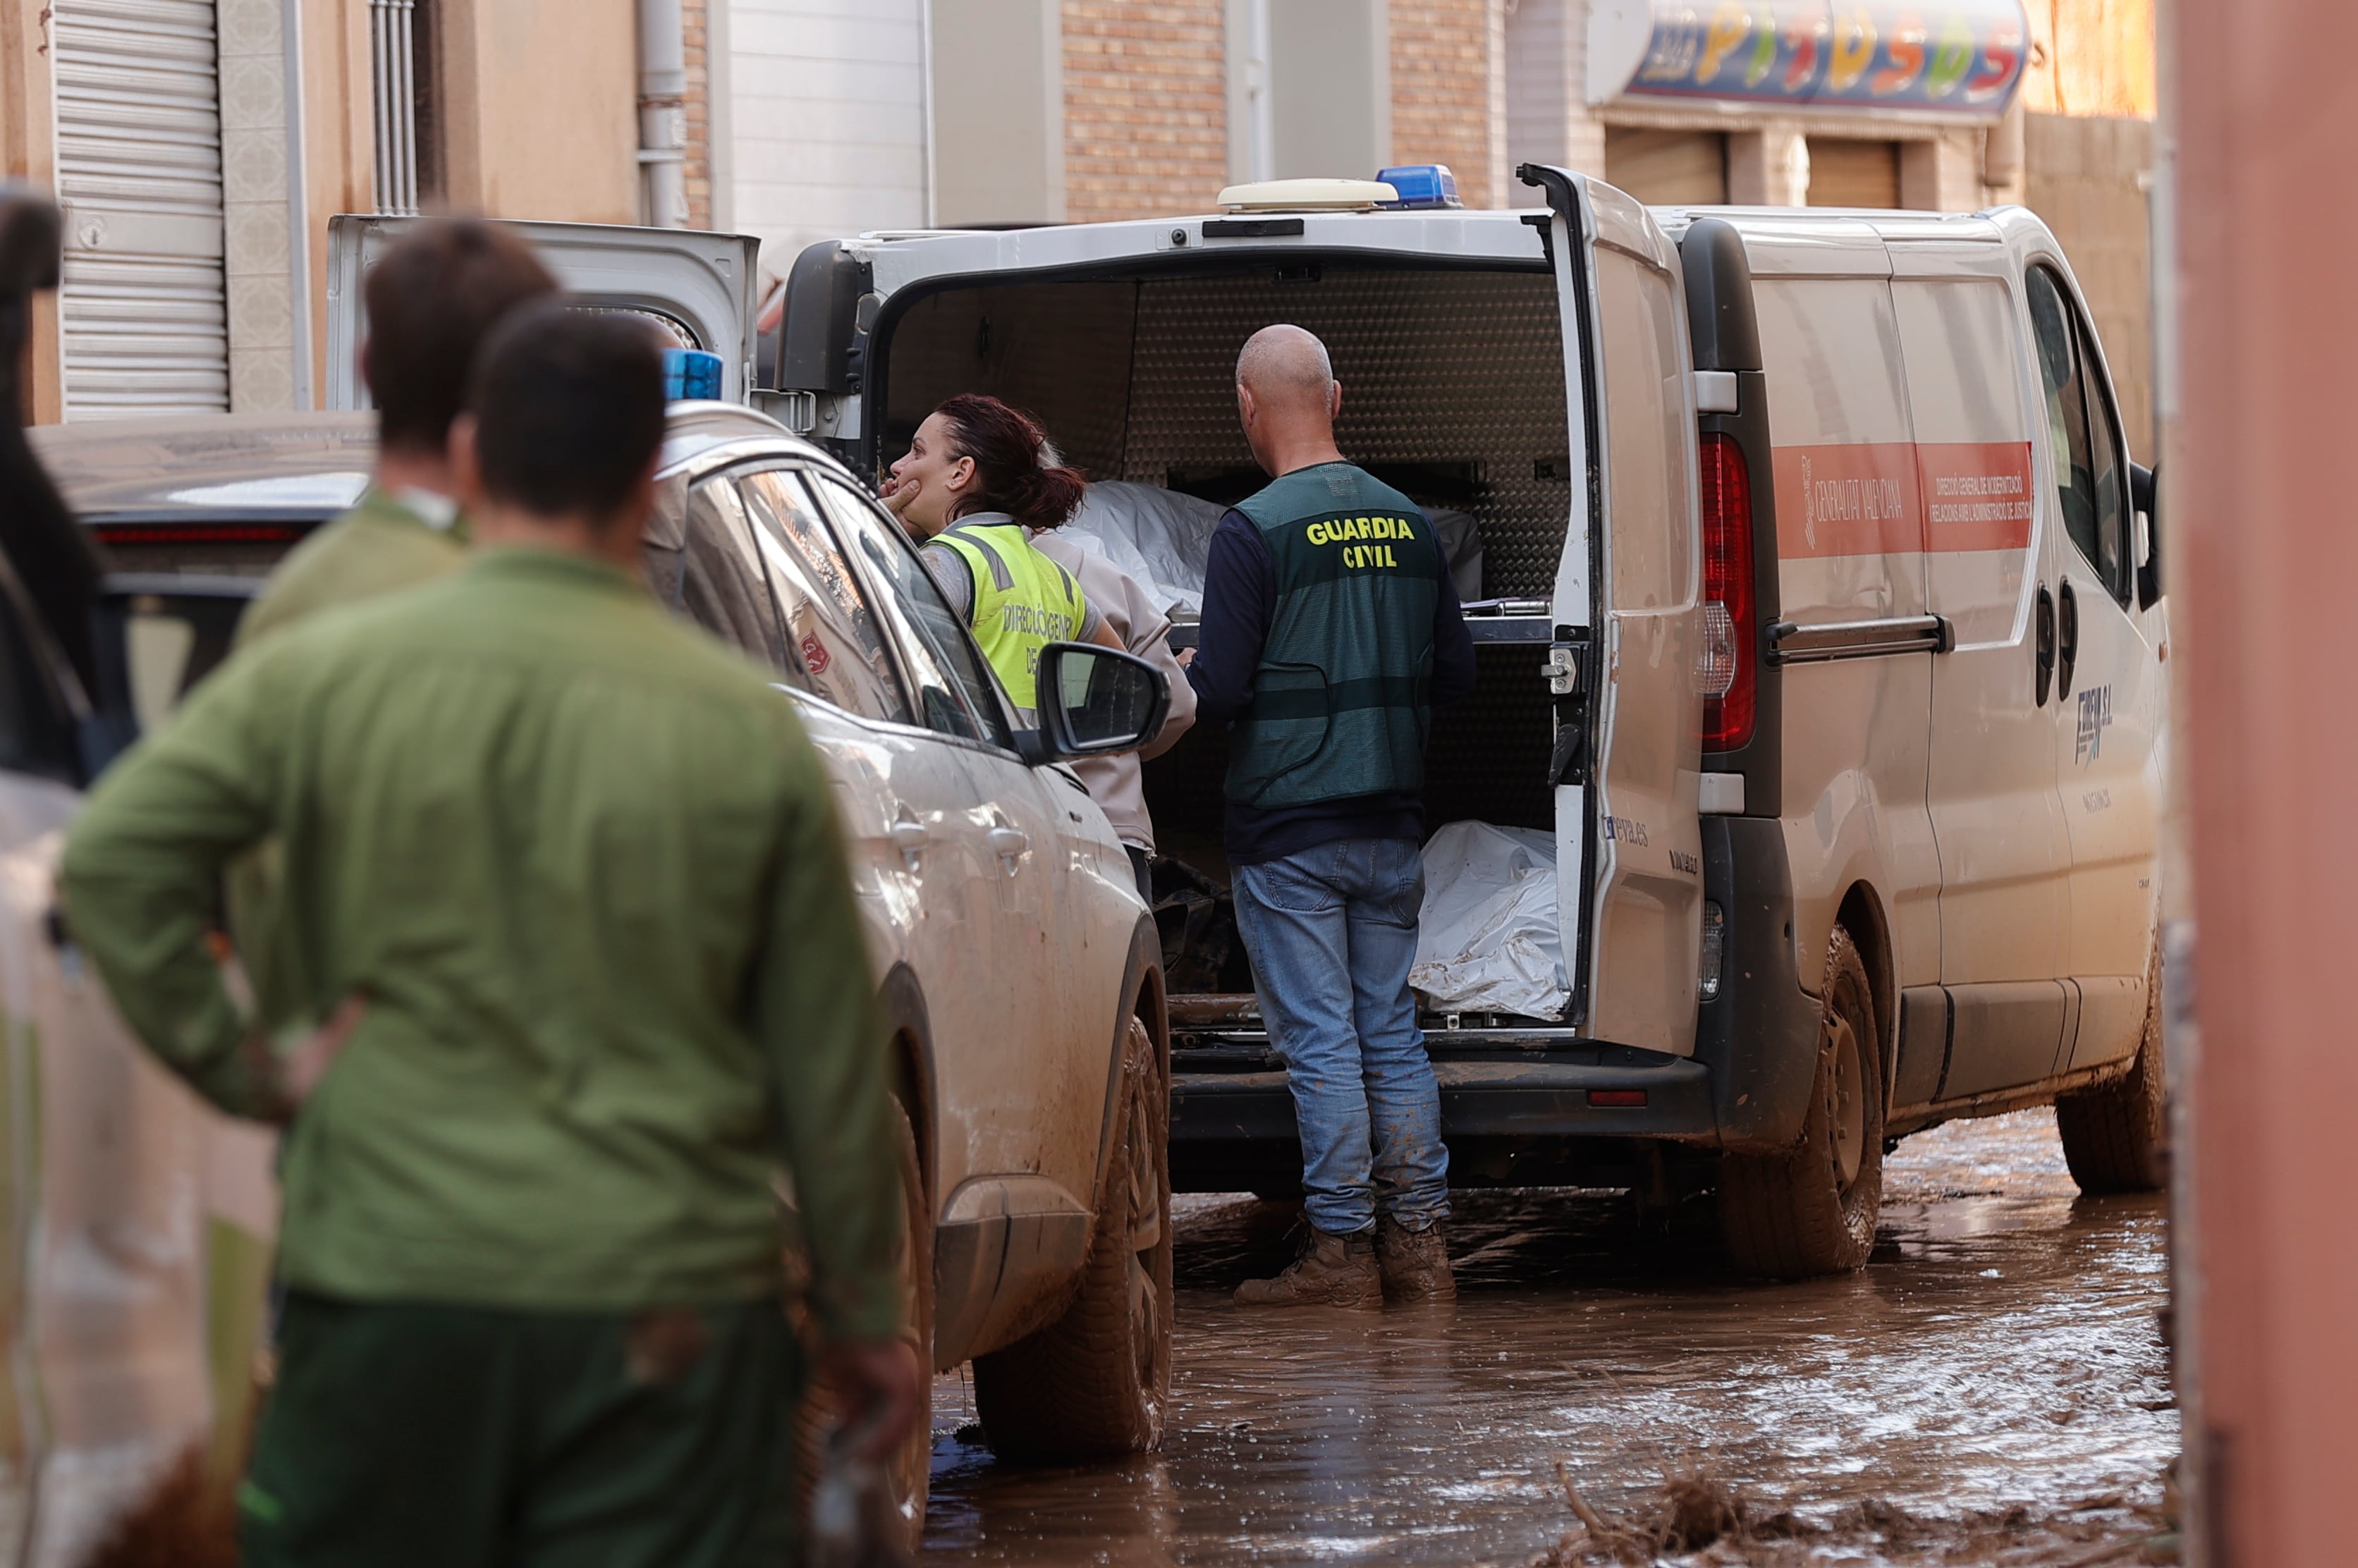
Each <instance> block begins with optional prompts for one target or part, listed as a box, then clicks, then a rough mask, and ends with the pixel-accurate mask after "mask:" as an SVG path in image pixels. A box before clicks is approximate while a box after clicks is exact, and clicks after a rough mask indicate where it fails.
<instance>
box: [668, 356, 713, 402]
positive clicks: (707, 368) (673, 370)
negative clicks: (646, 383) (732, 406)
mask: <svg viewBox="0 0 2358 1568" xmlns="http://www.w3.org/2000/svg"><path fill="white" fill-rule="evenodd" d="M663 368H664V397H665V400H666V401H669V402H673V403H677V402H679V401H681V400H682V399H684V398H690V397H701V398H717V397H719V395H720V356H719V354H708V353H706V352H705V351H703V350H702V349H665V351H664V357H663Z"/></svg>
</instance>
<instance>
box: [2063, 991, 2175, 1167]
mask: <svg viewBox="0 0 2358 1568" xmlns="http://www.w3.org/2000/svg"><path fill="white" fill-rule="evenodd" d="M2150 973H2151V974H2152V976H2153V983H2152V984H2150V985H2149V986H2147V988H2146V1003H2145V1033H2144V1034H2143V1035H2142V1036H2141V1037H2140V1038H2139V1039H2138V1041H2137V1054H2136V1066H2134V1067H2132V1068H2130V1069H2129V1076H2127V1077H2125V1078H2121V1079H2119V1080H2117V1081H2115V1082H2113V1083H2109V1084H2106V1085H2105V1086H2104V1087H2103V1088H2100V1089H2090V1090H2088V1091H2086V1092H2085V1093H2082V1094H2073V1095H2063V1096H2061V1097H2060V1098H2058V1099H2057V1100H2056V1101H2055V1130H2056V1132H2057V1133H2059V1134H2060V1135H2061V1138H2062V1140H2063V1162H2064V1163H2065V1164H2067V1165H2069V1166H2071V1179H2072V1180H2073V1181H2075V1182H2077V1183H2079V1184H2080V1191H2081V1192H2082V1193H2084V1194H2085V1195H2088V1196H2090V1197H2101V1196H2103V1195H2106V1194H2109V1193H2152V1192H2159V1191H2160V1190H2161V1189H2162V1187H2163V1186H2164V1185H2165V1184H2168V1182H2169V1076H2168V1074H2167V1073H2166V1072H2165V1071H2164V1069H2163V1066H2162V1058H2161V954H2160V952H2159V949H2158V947H2157V949H2156V951H2155V953H2154V958H2153V965H2152V968H2151V970H2150Z"/></svg>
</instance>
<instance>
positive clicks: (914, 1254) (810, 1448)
mask: <svg viewBox="0 0 2358 1568" xmlns="http://www.w3.org/2000/svg"><path fill="white" fill-rule="evenodd" d="M892 1125H893V1128H894V1130H896V1132H897V1133H898V1136H899V1138H900V1145H901V1147H900V1156H901V1159H900V1163H901V1206H902V1212H903V1217H904V1221H905V1223H904V1225H903V1230H902V1233H901V1234H902V1238H903V1245H902V1248H901V1252H900V1256H899V1259H898V1260H897V1261H898V1263H899V1265H900V1275H901V1337H902V1339H903V1342H904V1343H905V1344H907V1345H908V1346H909V1348H910V1351H911V1353H912V1354H914V1356H915V1357H916V1358H917V1419H916V1422H915V1423H914V1426H913V1427H912V1428H911V1430H910V1433H909V1436H908V1440H907V1441H906V1442H904V1443H903V1444H901V1446H900V1449H899V1450H898V1451H897V1452H896V1453H895V1454H893V1455H892V1463H891V1465H890V1466H889V1471H890V1474H891V1476H892V1498H893V1501H894V1504H895V1507H896V1510H897V1511H898V1512H899V1514H900V1515H901V1518H902V1519H903V1520H904V1521H905V1522H906V1524H907V1526H908V1533H907V1535H906V1537H905V1538H904V1543H905V1544H906V1546H907V1547H908V1550H909V1552H910V1555H912V1556H913V1557H914V1555H915V1554H916V1552H917V1549H918V1547H919V1546H920V1545H921V1544H922V1543H923V1541H924V1538H925V1491H926V1484H927V1482H928V1481H929V1480H930V1479H931V1477H932V1474H933V1465H934V1417H933V1411H934V1224H933V1205H932V1204H931V1203H930V1202H929V1201H928V1199H927V1197H926V1193H925V1167H924V1165H923V1164H922V1163H920V1162H919V1161H918V1159H917V1136H916V1131H915V1130H914V1128H913V1127H912V1126H911V1125H910V1121H909V1113H908V1111H907V1110H906V1109H905V1108H903V1107H902V1106H901V1105H900V1104H899V1103H898V1102H897V1101H896V1102H895V1103H894V1105H893V1107H892ZM814 1338H815V1336H814V1335H812V1334H811V1333H810V1332H808V1330H807V1329H806V1333H805V1336H804V1339H805V1344H806V1346H809V1345H811V1344H812V1342H813V1340H814ZM840 1410H841V1403H840V1401H839V1400H838V1397H837V1394H836V1390H833V1389H832V1388H830V1387H829V1386H828V1384H827V1379H825V1378H824V1377H815V1378H813V1379H812V1380H811V1385H810V1388H809V1390H807V1391H806V1393H805V1394H804V1396H803V1403H802V1408H801V1409H800V1410H799V1411H797V1412H796V1415H795V1502H796V1505H797V1506H796V1508H795V1517H796V1518H797V1519H807V1518H809V1517H810V1506H809V1505H810V1496H811V1489H812V1488H813V1487H815V1486H816V1485H817V1480H818V1474H819V1471H820V1469H821V1468H822V1467H823V1466H824V1465H825V1463H826V1451H827V1434H828V1433H830V1432H832V1431H833V1430H834V1429H835V1427H836V1426H837V1424H838V1419H839V1417H838V1412H839V1411H840Z"/></svg>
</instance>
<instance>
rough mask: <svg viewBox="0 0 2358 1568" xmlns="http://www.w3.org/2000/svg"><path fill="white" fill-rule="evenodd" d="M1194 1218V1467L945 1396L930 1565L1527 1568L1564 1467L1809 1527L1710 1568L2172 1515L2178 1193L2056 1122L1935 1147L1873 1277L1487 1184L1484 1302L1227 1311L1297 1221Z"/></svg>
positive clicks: (1188, 1370)
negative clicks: (1809, 1278)
mask: <svg viewBox="0 0 2358 1568" xmlns="http://www.w3.org/2000/svg"><path fill="white" fill-rule="evenodd" d="M1181 1201H1182V1213H1181V1217H1180V1224H1179V1229H1178V1245H1179V1264H1178V1266H1179V1286H1180V1300H1179V1320H1178V1329H1177V1336H1176V1340H1177V1342H1176V1345H1175V1346H1174V1359H1175V1361H1176V1365H1177V1375H1176V1379H1175V1387H1174V1400H1173V1411H1172V1419H1171V1424H1170V1435H1169V1438H1168V1440H1167V1441H1166V1443H1165V1444H1164V1448H1163V1452H1162V1453H1161V1454H1156V1455H1154V1456H1152V1457H1151V1458H1148V1459H1144V1460H1141V1461H1137V1462H1134V1463H1131V1464H1127V1465H1115V1466H1108V1467H1100V1468H1095V1469H1087V1470H1062V1471H1036V1470H1035V1471H1022V1470H1014V1469H1009V1468H1006V1467H1002V1466H1000V1465H995V1464H994V1463H993V1462H992V1460H991V1456H990V1449H989V1447H988V1446H987V1445H986V1444H983V1442H982V1441H981V1439H980V1437H979V1433H976V1432H975V1431H973V1430H972V1429H971V1428H970V1427H968V1428H965V1430H963V1431H962V1430H961V1428H962V1427H963V1426H964V1423H967V1422H970V1421H971V1420H972V1414H971V1412H972V1402H971V1400H970V1398H969V1397H968V1392H967V1389H966V1386H965V1384H964V1383H963V1381H962V1380H961V1379H957V1378H946V1379H942V1380H941V1381H940V1383H939V1384H938V1386H937V1388H936V1406H935V1410H936V1415H935V1448H934V1477H933V1488H934V1489H933V1504H932V1509H931V1511H930V1515H929V1528H928V1532H927V1538H926V1546H927V1551H926V1561H927V1562H928V1563H970V1562H971V1563H1028V1564H1044V1565H1047V1564H1066V1563H1072V1564H1080V1563H1248V1562H1249V1563H1296V1562H1338V1561H1339V1562H1359V1563H1516V1564H1521V1563H1530V1562H1531V1561H1532V1560H1533V1558H1534V1557H1535V1556H1538V1555H1540V1554H1541V1553H1543V1552H1548V1551H1549V1550H1550V1549H1551V1548H1554V1547H1556V1546H1557V1544H1558V1543H1559V1542H1560V1541H1563V1539H1564V1538H1565V1536H1566V1534H1567V1532H1568V1531H1574V1520H1573V1518H1572V1515H1571V1513H1570V1512H1569V1510H1568V1509H1567V1506H1566V1502H1565V1499H1564V1495H1563V1488H1562V1487H1561V1486H1560V1485H1559V1484H1558V1481H1557V1479H1556V1476H1555V1472H1554V1468H1553V1466H1554V1464H1555V1462H1557V1461H1559V1460H1560V1461H1562V1462H1563V1465H1564V1466H1565V1467H1566V1470H1567V1472H1568V1474H1569V1475H1570V1476H1571V1478H1572V1480H1573V1482H1574V1485H1575V1486H1576V1487H1578V1488H1579V1490H1580V1492H1581V1494H1582V1495H1583V1497H1584V1498H1585V1500H1586V1501H1587V1502H1588V1503H1589V1504H1591V1505H1592V1506H1593V1507H1594V1508H1595V1510H1596V1511H1597V1512H1599V1513H1600V1514H1601V1515H1603V1516H1605V1517H1606V1519H1608V1520H1612V1519H1625V1520H1633V1521H1634V1520H1638V1519H1646V1518H1650V1517H1653V1515H1654V1514H1656V1513H1658V1512H1659V1511H1660V1498H1661V1497H1662V1493H1663V1486H1664V1481H1665V1477H1666V1475H1693V1474H1697V1473H1701V1474H1704V1475H1707V1476H1710V1477H1712V1478H1713V1479H1714V1481H1716V1482H1718V1483H1721V1484H1725V1486H1726V1487H1730V1488H1732V1489H1733V1491H1734V1492H1735V1493H1736V1495H1737V1496H1738V1497H1740V1498H1743V1499H1744V1500H1745V1501H1746V1503H1747V1505H1748V1506H1749V1509H1750V1510H1751V1514H1752V1518H1753V1519H1755V1520H1756V1521H1757V1520H1758V1519H1760V1518H1761V1517H1762V1516H1764V1515H1768V1514H1772V1513H1774V1512H1776V1511H1777V1510H1779V1509H1790V1510H1791V1511H1792V1513H1793V1514H1794V1515H1795V1516H1797V1517H1798V1519H1799V1521H1800V1523H1799V1525H1798V1526H1795V1525H1793V1524H1791V1523H1790V1522H1788V1523H1786V1524H1785V1526H1784V1530H1785V1531H1786V1532H1787V1534H1788V1535H1790V1532H1791V1531H1792V1530H1795V1529H1798V1530H1800V1531H1801V1538H1800V1539H1799V1540H1794V1539H1780V1540H1776V1541H1771V1542H1769V1543H1768V1544H1766V1545H1759V1546H1754V1547H1749V1548H1746V1549H1743V1550H1741V1551H1737V1550H1735V1549H1733V1548H1731V1547H1729V1546H1728V1545H1727V1544H1725V1543H1723V1544H1722V1545H1721V1546H1719V1547H1716V1548H1714V1549H1712V1551H1711V1552H1707V1553H1705V1554H1704V1555H1703V1556H1701V1557H1698V1558H1693V1559H1691V1560H1692V1561H1697V1562H1760V1563H1822V1562H1823V1563H1949V1562H1977V1563H2071V1562H2073V1561H2075V1560H2078V1559H2082V1558H2087V1557H2088V1556H2089V1553H2090V1552H2091V1551H2092V1550H2093V1551H2096V1552H2102V1550H2103V1547H2104V1544H2105V1543H2106V1542H2111V1541H2129V1540H2133V1539H2137V1538H2142V1537H2144V1536H2146V1535H2147V1534H2150V1533H2151V1532H2152V1531H2153V1530H2157V1529H2158V1528H2160V1527H2159V1525H2158V1522H2157V1519H2156V1510H2158V1508H2159V1506H2160V1504H2161V1500H2162V1488H2161V1481H2160V1477H2161V1475H2162V1472H2163V1470H2164V1468H2165V1466H2166V1465H2168V1464H2169V1461H2170V1459H2171V1457H2172V1456H2173V1455H2174V1454H2176V1452H2177V1448H2178V1415H2177V1411H2176V1410H2175V1409H2174V1408H2173V1407H2172V1405H2171V1403H2170V1389H2169V1373H2168V1366H2167V1361H2166V1357H2165V1354H2164V1351H2163V1348H2162V1344H2161V1336H2160V1331H2159V1326H2158V1320H2157V1312H2158V1309H2159V1308H2160V1306H2161V1305H2162V1303H2163V1299H2164V1293H2165V1278H2166V1260H2165V1253H2164V1248H2165V1229H2166V1226H2165V1219H2164V1213H2163V1207H2162V1204H2161V1200H2159V1199H2158V1198H2126V1199H2123V1198H2115V1199H2106V1200H2104V1201H2100V1202H2084V1201H2081V1200H2079V1199H2078V1198H2077V1196H2076V1191H2075V1189H2074V1188H2073V1186H2072V1184H2071V1178H2070V1176H2069V1175H2068V1174H2067V1173H2065V1170H2064V1166H2063V1160H2062V1153H2061V1148H2060V1147H2059V1146H2058V1144H2057V1143H2056V1141H2055V1133H2054V1120H2053V1118H2052V1116H2051V1114H2050V1113H2048V1112H2045V1111H2039V1112H2026V1113H2023V1114H2020V1115H2017V1116H2012V1117H2006V1118H2003V1119H1998V1120H1996V1121H1985V1122H1975V1123H1961V1124H1953V1125H1952V1126H1950V1127H1946V1128H1942V1129H1939V1130H1935V1131H1933V1132H1931V1133H1927V1134H1924V1135H1921V1136H1920V1137H1917V1138H1914V1139H1911V1140H1909V1141H1908V1142H1907V1143H1905V1144H1904V1145H1902V1146H1901V1148H1900V1150H1899V1151H1898V1153H1897V1154H1895V1155H1894V1156H1893V1157H1892V1160H1891V1162H1889V1165H1888V1167H1887V1175H1886V1189H1885V1198H1884V1208H1883V1227H1882V1233H1881V1237H1880V1239H1879V1241H1878V1244H1877V1248H1876V1251H1875V1257H1874V1260H1873V1262H1872V1263H1871V1264H1870V1265H1869V1266H1868V1267H1867V1269H1866V1271H1863V1272H1862V1273H1860V1274H1858V1275H1855V1276H1853V1277H1850V1278H1845V1279H1838V1280H1830V1281H1817V1282H1812V1283H1808V1284H1801V1285H1783V1286H1765V1287H1764V1286H1759V1285H1750V1284H1745V1283H1742V1282H1739V1281H1734V1280H1732V1279H1729V1278H1728V1277H1726V1276H1725V1275H1724V1274H1722V1273H1721V1272H1719V1271H1718V1269H1717V1267H1716V1265H1715V1263H1714V1260H1713V1255H1712V1250H1711V1247H1710V1234H1709V1230H1708V1223H1707V1222H1708V1213H1707V1209H1706V1210H1705V1211H1704V1213H1703V1214H1701V1215H1699V1216H1697V1219H1699V1220H1701V1221H1703V1222H1704V1223H1700V1224H1692V1225H1690V1224H1684V1223H1682V1224H1681V1225H1680V1226H1679V1227H1674V1228H1673V1230H1672V1231H1671V1233H1669V1234H1667V1235H1649V1234H1646V1233H1642V1232H1641V1231H1640V1230H1639V1227H1637V1225H1636V1224H1635V1222H1634V1220H1633V1219H1632V1218H1631V1217H1630V1215H1629V1213H1628V1209H1627V1207H1626V1206H1625V1205H1624V1203H1623V1202H1621V1201H1620V1200H1617V1199H1616V1198H1613V1197H1611V1196H1609V1195H1585V1194H1574V1193H1541V1194H1531V1193H1518V1194H1510V1195H1481V1194H1461V1195H1459V1198H1458V1216H1457V1219H1456V1221H1455V1225H1454V1227H1453V1238H1452V1239H1453V1243H1454V1246H1453V1250H1454V1251H1455V1253H1456V1254H1457V1256H1458V1258H1459V1260H1460V1261H1459V1275H1458V1277H1459V1281H1460V1284H1461V1289H1462V1292H1463V1294H1462V1299H1461V1300H1460V1302H1459V1303H1458V1304H1457V1305H1456V1307H1455V1309H1454V1310H1445V1309H1435V1310H1420V1311H1399V1310H1395V1311H1391V1312H1388V1313H1385V1314H1382V1315H1380V1316H1377V1315H1373V1314H1334V1313H1317V1312H1291V1313H1267V1312H1262V1313H1254V1312H1248V1311H1245V1310H1242V1309H1239V1308H1237V1307H1234V1306H1231V1305H1230V1304H1229V1303H1228V1297H1227V1292H1228V1290H1229V1289H1230V1288H1232V1287H1233V1286H1234V1284H1235V1283H1236V1281H1238V1280H1239V1279H1242V1278H1244V1277H1245V1276H1246V1275H1247V1274H1248V1273H1257V1272H1261V1271H1266V1270H1268V1269H1270V1268H1272V1267H1274V1266H1276V1265H1278V1264H1280V1263H1282V1261H1283V1260H1284V1258H1285V1257H1286V1256H1287V1255H1288V1243H1287V1239H1286V1233H1287V1227H1289V1225H1290V1224H1291V1222H1292V1219H1293V1212H1292V1210H1291V1209H1290V1208H1289V1207H1285V1206H1275V1205H1263V1204H1258V1203H1254V1202H1252V1201H1250V1200H1249V1199H1246V1200H1240V1201H1235V1202H1230V1201H1227V1200H1217V1199H1204V1198H1190V1199H1183V1200H1181ZM1567 1560H1570V1559H1567ZM2106 1560H2108V1561H2121V1562H2134V1561H2136V1560H2137V1558H2136V1556H2134V1555H2130V1556H2123V1557H2119V1558H2116V1559H2115V1558H2107V1559H2106Z"/></svg>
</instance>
